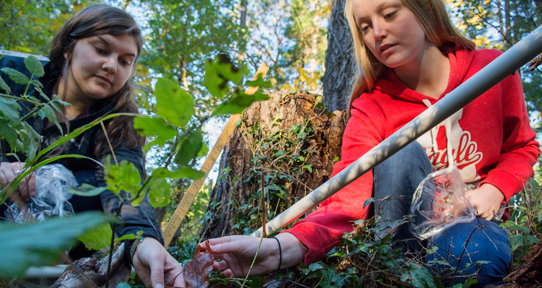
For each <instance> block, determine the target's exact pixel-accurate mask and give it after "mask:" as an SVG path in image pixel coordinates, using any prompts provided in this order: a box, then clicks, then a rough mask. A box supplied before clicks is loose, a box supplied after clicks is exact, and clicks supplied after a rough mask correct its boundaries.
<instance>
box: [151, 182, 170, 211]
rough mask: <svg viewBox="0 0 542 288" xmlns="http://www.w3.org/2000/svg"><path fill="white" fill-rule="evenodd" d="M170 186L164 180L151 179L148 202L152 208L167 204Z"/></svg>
mask: <svg viewBox="0 0 542 288" xmlns="http://www.w3.org/2000/svg"><path fill="white" fill-rule="evenodd" d="M170 190H171V186H169V183H168V182H167V181H166V179H164V178H153V180H152V184H151V189H150V191H149V195H148V197H149V202H150V204H151V206H152V207H164V206H166V205H167V204H168V203H169V199H170V197H171V196H170V195H171V192H170Z"/></svg>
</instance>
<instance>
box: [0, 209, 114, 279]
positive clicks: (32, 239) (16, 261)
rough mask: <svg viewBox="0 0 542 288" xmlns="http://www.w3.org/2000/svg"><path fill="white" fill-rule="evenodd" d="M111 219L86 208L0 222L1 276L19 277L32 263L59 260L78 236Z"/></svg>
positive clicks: (42, 264)
mask: <svg viewBox="0 0 542 288" xmlns="http://www.w3.org/2000/svg"><path fill="white" fill-rule="evenodd" d="M110 220H111V218H109V217H106V216H104V215H103V213H98V212H89V213H81V214H79V215H76V216H74V217H62V218H53V219H49V220H47V221H45V222H39V223H32V224H24V225H16V224H7V223H0V239H2V245H0V278H3V279H11V278H14V277H21V276H23V274H24V272H25V270H26V269H27V268H28V267H30V266H31V265H35V266H46V265H52V264H55V263H58V260H59V259H60V256H61V254H62V252H64V250H65V249H66V248H68V247H70V245H72V244H73V243H74V241H75V239H76V237H77V236H79V235H81V234H83V233H84V232H85V231H88V230H89V229H91V228H94V227H96V226H98V225H99V224H101V223H103V222H106V221H110ZM32 235H34V236H32ZM37 237H38V238H37Z"/></svg>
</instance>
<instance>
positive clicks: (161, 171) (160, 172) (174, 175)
mask: <svg viewBox="0 0 542 288" xmlns="http://www.w3.org/2000/svg"><path fill="white" fill-rule="evenodd" d="M203 176H205V173H203V172H201V171H198V170H195V169H192V168H190V167H182V168H180V169H178V170H175V171H169V170H168V169H167V168H162V167H160V168H156V169H155V170H154V171H153V172H152V177H156V178H169V179H182V178H190V179H194V180H198V179H200V178H201V177H203Z"/></svg>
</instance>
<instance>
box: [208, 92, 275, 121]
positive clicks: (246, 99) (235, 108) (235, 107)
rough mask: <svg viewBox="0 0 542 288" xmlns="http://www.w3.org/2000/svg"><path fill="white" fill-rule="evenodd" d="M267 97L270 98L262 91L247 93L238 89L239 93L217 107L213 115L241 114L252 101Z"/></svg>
mask: <svg viewBox="0 0 542 288" xmlns="http://www.w3.org/2000/svg"><path fill="white" fill-rule="evenodd" d="M267 99H269V97H268V96H267V95H265V94H262V93H260V92H256V93H254V94H253V95H247V94H245V93H243V92H240V91H238V93H236V94H235V95H234V96H233V97H232V98H230V99H229V100H227V101H226V102H224V103H222V104H220V105H219V106H218V107H216V109H215V110H214V111H213V114H212V115H213V116H216V115H222V114H239V113H241V112H243V110H245V109H246V108H248V107H249V106H250V105H251V104H252V103H254V102H257V101H263V100H267Z"/></svg>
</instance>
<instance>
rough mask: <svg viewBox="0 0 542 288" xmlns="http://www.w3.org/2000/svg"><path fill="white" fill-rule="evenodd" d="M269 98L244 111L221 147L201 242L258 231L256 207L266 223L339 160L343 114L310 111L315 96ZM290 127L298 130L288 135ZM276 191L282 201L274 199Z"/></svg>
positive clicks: (318, 181) (323, 177) (326, 175)
mask: <svg viewBox="0 0 542 288" xmlns="http://www.w3.org/2000/svg"><path fill="white" fill-rule="evenodd" d="M270 97H271V99H270V100H268V101H265V102H257V103H255V104H253V105H252V106H251V107H250V108H249V109H247V110H245V112H244V113H243V117H242V121H241V123H240V124H239V126H238V127H237V128H236V129H235V131H234V133H233V134H232V136H231V137H230V140H229V142H228V144H227V146H226V147H225V149H224V152H223V154H222V158H221V160H220V167H219V173H220V174H219V175H218V179H217V182H216V183H217V184H216V185H215V187H214V189H213V191H212V192H211V196H210V201H209V203H210V205H209V208H208V211H207V212H208V213H207V214H208V215H210V216H211V217H210V220H209V224H208V225H207V228H206V231H204V232H203V233H204V237H206V238H216V237H222V236H225V235H236V234H237V235H238V234H246V233H250V232H251V231H252V230H255V229H258V228H259V227H261V226H262V224H263V220H262V219H261V218H259V219H255V218H256V217H260V216H258V215H260V214H258V213H261V211H262V210H261V207H262V206H265V207H266V211H267V213H266V215H267V218H266V221H269V220H271V218H272V217H274V216H276V215H278V214H279V213H281V212H282V211H283V210H285V209H287V208H288V207H289V206H290V205H291V204H293V203H294V202H295V199H300V198H302V197H304V196H305V195H307V194H308V193H310V192H311V191H312V190H313V189H315V188H317V187H318V186H320V185H321V184H322V183H324V182H325V181H327V180H328V179H329V177H330V175H331V172H332V170H333V165H334V160H335V161H336V160H337V159H338V158H339V157H340V153H341V142H342V134H343V132H344V128H345V126H346V113H345V112H344V111H336V112H334V113H326V112H325V110H324V109H321V108H315V103H316V100H315V99H316V96H315V95H312V94H307V93H296V94H287V95H285V94H281V93H271V94H270ZM317 106H318V105H317ZM295 127H297V128H299V127H304V128H303V129H301V130H299V131H300V132H299V133H297V134H293V133H292V131H294V130H292V129H294V128H295ZM295 131H297V130H295ZM281 135H282V136H281ZM288 135H291V136H288ZM296 143H297V144H296ZM281 155H282V156H281ZM301 159H302V160H301ZM226 168H229V169H227V170H226V171H227V172H226V173H222V172H223V171H224V170H225V169H226ZM262 179H265V180H264V181H262ZM262 182H263V183H265V187H264V189H263V190H264V197H266V199H265V201H264V203H265V204H264V205H262V201H261V200H262V198H261V191H262V189H261V183H262ZM273 189H275V190H273ZM279 190H280V191H282V192H283V194H282V195H283V197H282V198H280V197H277V196H276V195H278V193H279V192H278V191H279ZM279 198H280V199H279ZM242 219H244V220H242ZM243 221H244V222H243ZM234 226H235V227H234ZM245 228H250V229H245Z"/></svg>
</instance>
